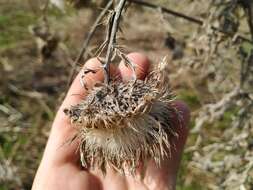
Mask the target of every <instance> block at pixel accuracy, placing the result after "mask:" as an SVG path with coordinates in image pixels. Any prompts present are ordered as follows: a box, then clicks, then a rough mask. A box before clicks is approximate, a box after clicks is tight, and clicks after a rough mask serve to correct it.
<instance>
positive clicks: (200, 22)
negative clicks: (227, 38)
mask: <svg viewBox="0 0 253 190" xmlns="http://www.w3.org/2000/svg"><path fill="white" fill-rule="evenodd" d="M128 1H129V2H131V3H134V4H136V5H141V6H145V7H149V8H153V9H159V10H161V11H162V12H164V13H167V14H170V15H174V16H176V17H179V18H183V19H185V20H187V21H189V22H192V23H195V24H197V25H203V24H204V21H203V20H201V19H198V18H193V17H191V16H188V15H185V14H182V13H179V12H176V11H173V10H171V9H168V8H165V7H162V6H159V5H155V4H153V3H149V2H145V1H142V0H128ZM211 28H212V29H213V30H216V31H219V32H221V33H223V34H226V35H230V33H228V32H226V31H223V30H222V29H220V28H217V27H214V26H212V27H211ZM237 39H240V40H243V41H246V42H249V43H252V44H253V41H251V40H250V39H248V38H245V37H243V36H240V35H238V36H237Z"/></svg>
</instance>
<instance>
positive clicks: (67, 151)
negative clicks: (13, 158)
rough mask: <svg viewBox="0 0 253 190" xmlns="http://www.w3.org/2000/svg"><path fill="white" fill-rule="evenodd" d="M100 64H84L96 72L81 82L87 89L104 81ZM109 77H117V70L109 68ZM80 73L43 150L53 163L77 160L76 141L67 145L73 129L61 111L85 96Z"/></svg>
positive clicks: (93, 60)
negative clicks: (83, 82)
mask: <svg viewBox="0 0 253 190" xmlns="http://www.w3.org/2000/svg"><path fill="white" fill-rule="evenodd" d="M101 66H102V65H101V63H100V62H99V60H98V59H97V58H92V59H90V60H89V61H87V63H86V64H85V68H89V69H94V70H97V72H96V73H88V74H87V75H85V77H84V78H83V80H84V81H85V84H86V85H87V87H88V88H92V87H93V86H94V85H95V84H96V83H97V82H102V81H103V80H104V73H103V69H102V67H101ZM110 72H111V75H117V73H118V74H119V72H118V71H117V68H115V67H113V66H111V67H110ZM81 75H82V71H81V72H80V73H79V74H78V75H77V77H76V78H75V80H74V81H73V83H72V85H71V87H70V89H69V91H68V93H67V95H66V97H65V99H64V101H63V103H62V105H61V106H60V108H59V110H58V113H57V115H56V118H55V121H54V123H53V125H52V130H51V133H50V137H49V140H48V143H47V146H46V149H45V156H44V157H45V158H48V159H51V161H52V159H53V162H54V163H58V164H62V163H66V162H77V161H78V160H79V152H78V151H77V149H78V143H79V142H78V141H73V143H68V141H70V140H71V139H72V138H73V137H74V136H75V134H76V130H75V128H74V127H73V126H72V125H71V123H70V120H69V118H68V117H67V116H66V115H65V114H64V112H63V110H64V109H65V108H69V107H70V106H72V105H76V104H78V103H79V102H80V101H82V100H83V99H84V98H85V96H86V95H87V90H86V89H85V88H84V87H83V86H82V85H81V83H80V78H81Z"/></svg>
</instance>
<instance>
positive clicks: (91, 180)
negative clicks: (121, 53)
mask: <svg viewBox="0 0 253 190" xmlns="http://www.w3.org/2000/svg"><path fill="white" fill-rule="evenodd" d="M128 57H129V59H130V60H132V61H133V62H134V64H135V65H136V75H137V78H139V79H144V78H145V76H146V74H147V72H148V70H149V60H148V59H147V57H145V56H144V55H142V54H139V53H131V54H129V55H128ZM85 67H87V68H91V69H92V68H93V69H97V68H98V67H101V64H100V63H99V61H98V60H97V59H96V58H92V59H90V60H89V61H87V63H86V64H85ZM111 75H112V76H118V77H120V78H121V79H122V80H123V81H127V80H129V79H131V77H132V71H131V70H130V69H129V68H128V67H126V66H125V65H124V64H123V63H120V65H119V66H118V67H117V68H116V67H112V66H111ZM80 76H81V73H79V75H78V76H77V77H76V79H75V80H74V82H73V84H72V85H71V87H70V89H69V91H68V93H67V95H66V97H65V100H64V101H63V103H62V105H61V106H60V108H59V110H58V113H57V115H56V117H55V120H54V122H53V125H52V129H51V132H50V136H49V139H48V142H47V145H46V148H45V152H44V155H43V158H42V160H41V163H40V166H39V168H38V170H37V173H36V176H35V179H34V182H33V187H32V190H44V189H47V190H58V189H59V190H73V189H75V190H90V189H92V190H107V189H108V190H130V189H133V190H135V189H138V190H144V189H145V190H147V189H148V190H166V189H170V190H172V189H175V184H176V176H177V171H178V168H179V164H180V159H181V154H182V151H183V148H184V144H185V141H186V138H187V134H188V130H187V127H186V126H187V124H188V122H189V118H190V115H189V109H188V107H187V106H186V105H185V104H184V103H183V102H179V101H177V102H174V106H175V107H176V108H177V109H178V111H180V112H181V113H182V123H181V125H180V124H179V122H178V118H177V116H176V115H175V116H174V117H175V131H176V132H177V133H178V135H179V137H178V138H173V139H172V140H171V142H173V143H174V145H175V148H173V149H172V156H171V157H168V158H166V159H165V160H163V162H162V164H161V167H158V166H156V165H155V164H154V162H153V161H152V160H151V161H150V162H149V164H148V166H147V170H146V172H145V176H144V178H143V179H141V178H140V177H139V175H138V174H137V176H136V177H135V178H133V177H131V176H123V175H121V174H119V173H117V172H115V171H114V170H112V169H108V171H107V174H106V176H103V175H102V173H101V172H100V171H99V170H96V169H95V170H84V169H83V168H81V167H80V162H79V159H80V157H79V152H78V151H77V149H78V142H77V141H74V142H72V143H70V144H65V145H64V146H63V144H64V142H66V140H68V139H71V138H72V137H73V136H74V134H75V132H76V131H75V129H74V128H73V126H72V125H71V123H70V121H69V119H68V117H67V116H66V115H65V114H64V113H63V110H64V108H68V107H70V106H71V105H75V104H77V103H79V102H80V101H81V99H82V98H85V96H86V95H87V92H86V90H85V89H84V88H83V87H82V86H81V84H80V81H79V80H80ZM103 78H104V77H103V71H102V69H100V70H99V71H98V72H96V73H95V74H92V73H89V74H87V75H86V76H85V77H84V81H85V83H86V85H87V87H88V88H91V87H92V86H93V85H94V84H95V83H96V81H103ZM77 94H79V95H77ZM140 170H141V169H140Z"/></svg>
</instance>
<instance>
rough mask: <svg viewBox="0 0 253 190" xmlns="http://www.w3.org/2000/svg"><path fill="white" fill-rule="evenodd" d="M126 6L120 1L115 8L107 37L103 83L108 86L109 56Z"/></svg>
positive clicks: (123, 0)
mask: <svg viewBox="0 0 253 190" xmlns="http://www.w3.org/2000/svg"><path fill="white" fill-rule="evenodd" d="M125 4H126V0H120V2H119V4H118V6H117V7H116V10H115V12H114V13H113V15H112V26H111V33H110V37H109V44H108V47H107V53H106V59H105V64H104V72H105V83H106V84H109V81H110V62H111V56H112V53H113V51H114V46H115V44H116V34H117V31H118V28H119V22H120V16H121V13H122V10H123V8H124V6H125Z"/></svg>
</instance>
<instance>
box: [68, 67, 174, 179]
mask: <svg viewBox="0 0 253 190" xmlns="http://www.w3.org/2000/svg"><path fill="white" fill-rule="evenodd" d="M162 64H164V63H162ZM162 64H161V65H160V67H159V69H157V70H155V71H153V72H151V73H150V74H149V76H148V77H147V78H146V80H145V81H141V80H133V81H130V82H128V83H124V82H121V81H112V82H111V83H110V84H109V85H107V84H104V83H99V84H97V85H96V86H95V87H94V88H93V89H92V90H91V91H90V93H89V95H88V96H87V97H86V99H85V100H83V101H82V102H80V103H79V104H78V105H75V106H72V107H71V108H70V109H65V110H64V111H65V113H66V114H67V115H68V116H69V117H70V119H71V122H72V123H73V124H74V125H75V127H77V129H78V135H77V136H78V137H79V138H80V154H81V162H82V165H83V166H84V167H86V168H87V167H98V168H99V169H101V170H102V171H103V172H104V173H105V172H106V167H112V168H114V169H116V170H117V171H120V172H122V173H125V172H126V168H127V171H128V172H130V173H131V174H134V173H135V170H136V168H137V167H138V166H139V165H140V163H145V162H147V161H148V160H149V159H150V158H153V159H154V160H155V162H156V163H157V164H158V165H159V164H160V162H161V160H162V159H163V158H164V157H165V156H168V153H170V149H171V143H170V137H171V136H177V134H176V133H175V130H174V129H173V121H172V115H173V114H174V115H175V113H177V110H176V109H175V108H174V107H173V106H172V105H171V101H172V99H173V96H172V94H171V92H170V91H169V89H168V86H166V85H165V82H167V79H166V75H165V67H164V65H162Z"/></svg>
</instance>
